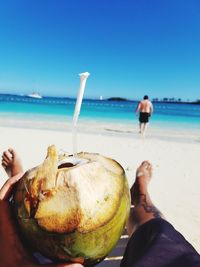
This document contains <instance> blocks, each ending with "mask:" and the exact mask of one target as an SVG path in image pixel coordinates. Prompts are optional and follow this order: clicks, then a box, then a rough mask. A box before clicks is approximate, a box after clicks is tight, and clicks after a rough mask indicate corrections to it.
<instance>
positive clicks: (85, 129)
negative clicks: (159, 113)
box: [0, 115, 200, 143]
mask: <svg viewBox="0 0 200 267" xmlns="http://www.w3.org/2000/svg"><path fill="white" fill-rule="evenodd" d="M0 125H1V126H0V127H11V128H16V129H20V128H23V129H33V130H34V129H35V130H45V131H60V132H68V133H71V131H72V117H65V116H61V117H56V116H54V117H52V116H49V115H47V116H31V117H29V116H27V117H21V116H19V117H18V116H16V117H15V119H14V118H13V117H4V118H0ZM190 126H193V127H188V126H187V124H186V125H184V124H183V125H181V124H180V123H177V124H171V125H170V124H167V123H166V124H165V123H163V125H160V124H159V123H156V122H151V121H150V123H149V125H148V129H147V132H146V138H148V139H152V140H154V139H156V140H168V141H173V140H175V141H177V142H184V143H185V142H186V143H199V142H200V138H199V133H200V128H198V127H195V125H192V123H191V125H190ZM77 130H78V132H79V133H85V134H97V135H99V134H100V135H108V136H119V137H122V138H123V137H127V138H136V139H141V138H142V136H141V135H140V134H139V133H138V121H136V120H134V121H132V122H126V121H120V120H95V119H86V118H79V121H78V125H77Z"/></svg>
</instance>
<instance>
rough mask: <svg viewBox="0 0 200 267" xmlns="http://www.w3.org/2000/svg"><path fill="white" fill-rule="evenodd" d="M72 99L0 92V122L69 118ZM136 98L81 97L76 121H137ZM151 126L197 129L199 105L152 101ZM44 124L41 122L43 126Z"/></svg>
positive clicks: (61, 120) (67, 119)
mask: <svg viewBox="0 0 200 267" xmlns="http://www.w3.org/2000/svg"><path fill="white" fill-rule="evenodd" d="M75 103H76V99H69V98H60V97H43V98H42V99H36V98H31V97H28V96H18V95H8V94H0V123H1V125H3V126H5V125H6V123H7V122H11V121H14V122H15V125H14V126H17V123H18V121H22V120H23V119H25V120H28V121H29V122H31V121H32V122H34V121H40V120H41V121H43V122H46V125H48V123H51V128H52V124H53V123H54V122H56V123H58V122H59V121H60V122H65V121H67V122H71V121H72V116H73V111H74V107H75ZM136 106H137V102H135V101H108V100H91V99H84V100H83V103H82V108H81V114H80V121H82V122H83V121H87V122H89V121H91V122H99V123H113V124H116V125H117V123H118V124H120V125H123V124H124V125H127V124H129V125H134V124H137V120H138V118H137V117H136V116H135V109H136ZM150 121H151V125H152V126H154V127H171V128H182V129H185V130H187V129H190V130H192V129H194V130H200V105H195V104H183V103H180V104H179V103H178V104H177V103H161V102H159V103H154V114H153V116H152V117H151V120H150ZM9 125H11V124H9ZM46 125H41V128H43V127H42V126H44V128H46Z"/></svg>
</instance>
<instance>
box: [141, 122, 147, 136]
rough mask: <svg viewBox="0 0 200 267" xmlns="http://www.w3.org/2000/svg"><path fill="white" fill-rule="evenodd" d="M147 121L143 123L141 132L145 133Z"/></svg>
mask: <svg viewBox="0 0 200 267" xmlns="http://www.w3.org/2000/svg"><path fill="white" fill-rule="evenodd" d="M147 125H148V123H143V129H142V134H143V135H145V133H146V129H147Z"/></svg>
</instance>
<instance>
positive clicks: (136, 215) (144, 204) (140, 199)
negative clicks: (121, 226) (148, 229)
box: [127, 161, 163, 236]
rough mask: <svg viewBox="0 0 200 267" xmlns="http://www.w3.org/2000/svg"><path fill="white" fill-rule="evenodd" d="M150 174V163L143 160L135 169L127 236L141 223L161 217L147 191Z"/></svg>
mask: <svg viewBox="0 0 200 267" xmlns="http://www.w3.org/2000/svg"><path fill="white" fill-rule="evenodd" d="M151 176H152V165H151V164H150V163H149V162H148V161H144V162H143V163H142V164H141V165H140V167H139V168H138V169H137V171H136V180H135V183H134V184H133V186H132V188H131V204H132V205H133V206H134V207H133V208H132V209H131V211H130V215H129V219H128V223H127V232H128V234H129V236H131V235H132V233H133V232H134V231H135V230H136V229H137V228H138V227H139V226H140V225H142V224H144V223H145V222H147V221H149V220H151V219H154V218H163V215H162V214H161V212H160V211H159V210H158V209H157V208H156V207H155V206H154V205H153V203H152V201H151V198H150V196H149V193H148V183H149V181H150V180H151Z"/></svg>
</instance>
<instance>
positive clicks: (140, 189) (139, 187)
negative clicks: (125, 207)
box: [131, 161, 152, 204]
mask: <svg viewBox="0 0 200 267" xmlns="http://www.w3.org/2000/svg"><path fill="white" fill-rule="evenodd" d="M151 178H152V165H151V163H150V162H148V161H143V162H142V164H141V165H140V166H139V167H138V168H137V171H136V179H135V183H134V184H133V186H132V188H131V203H132V204H135V203H136V202H137V201H138V199H139V196H140V195H143V194H146V192H147V185H148V183H149V181H150V180H151Z"/></svg>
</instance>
